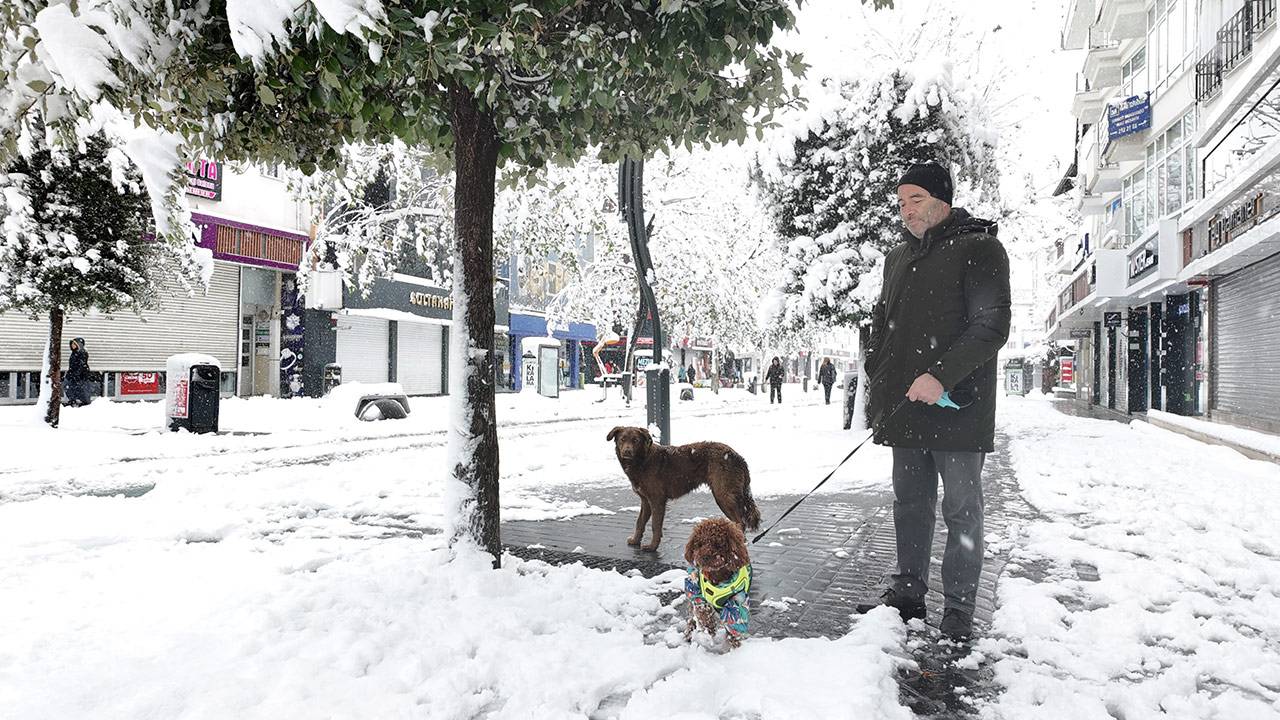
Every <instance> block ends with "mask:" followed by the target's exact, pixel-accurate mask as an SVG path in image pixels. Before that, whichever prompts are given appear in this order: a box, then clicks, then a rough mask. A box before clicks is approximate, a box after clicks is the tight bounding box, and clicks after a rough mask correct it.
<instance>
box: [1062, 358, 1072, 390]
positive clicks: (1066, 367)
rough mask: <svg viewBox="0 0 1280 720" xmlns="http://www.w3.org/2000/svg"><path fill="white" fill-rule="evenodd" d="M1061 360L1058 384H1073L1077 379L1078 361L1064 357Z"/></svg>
mask: <svg viewBox="0 0 1280 720" xmlns="http://www.w3.org/2000/svg"><path fill="white" fill-rule="evenodd" d="M1058 362H1059V366H1058V367H1059V369H1058V384H1060V385H1071V384H1072V383H1074V382H1075V381H1076V361H1075V359H1074V358H1062V359H1061V360H1059V361H1058Z"/></svg>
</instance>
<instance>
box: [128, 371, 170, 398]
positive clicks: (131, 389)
mask: <svg viewBox="0 0 1280 720" xmlns="http://www.w3.org/2000/svg"><path fill="white" fill-rule="evenodd" d="M161 392H162V390H161V389H160V373H155V372H135V373H128V372H127V373H120V394H121V395H158V394H159V393H161Z"/></svg>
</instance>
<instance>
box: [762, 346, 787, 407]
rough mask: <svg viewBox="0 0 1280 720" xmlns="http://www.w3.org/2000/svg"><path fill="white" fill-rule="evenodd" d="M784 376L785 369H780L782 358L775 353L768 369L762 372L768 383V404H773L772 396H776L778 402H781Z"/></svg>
mask: <svg viewBox="0 0 1280 720" xmlns="http://www.w3.org/2000/svg"><path fill="white" fill-rule="evenodd" d="M785 376H786V371H785V370H783V369H782V360H781V359H780V358H778V357H777V356H776V355H775V356H774V358H773V362H772V363H770V365H769V371H768V372H766V373H765V374H764V379H765V380H766V381H768V383H769V404H770V405H772V404H773V399H774V397H777V398H778V404H779V405H781V404H782V379H783V378H784V377H785Z"/></svg>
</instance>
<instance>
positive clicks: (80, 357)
mask: <svg viewBox="0 0 1280 720" xmlns="http://www.w3.org/2000/svg"><path fill="white" fill-rule="evenodd" d="M75 341H76V344H77V345H79V346H80V347H79V349H76V350H72V351H71V358H70V359H69V360H67V380H68V381H69V382H83V381H85V380H88V379H89V351H88V350H85V348H84V339H83V338H76V339H75Z"/></svg>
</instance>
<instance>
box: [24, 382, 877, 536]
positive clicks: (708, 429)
mask: <svg viewBox="0 0 1280 720" xmlns="http://www.w3.org/2000/svg"><path fill="white" fill-rule="evenodd" d="M784 392H787V393H788V396H787V404H784V405H782V406H770V405H769V404H768V398H767V397H766V396H764V395H752V394H751V393H748V392H746V391H745V390H722V391H721V392H720V394H719V395H716V394H713V393H711V392H710V390H706V389H699V391H698V393H697V394H696V396H695V397H696V399H695V400H694V401H693V402H678V403H675V404H674V405H673V412H672V418H673V420H672V432H673V434H674V435H675V440H676V442H693V441H695V440H719V441H723V442H727V443H729V444H730V445H732V446H734V447H735V448H737V449H738V450H739V451H740V452H742V453H743V455H744V456H745V457H746V458H747V461H748V462H749V463H750V465H751V471H752V489H753V490H754V491H755V493H756V494H757V495H762V496H764V495H771V494H781V493H799V492H804V491H807V490H808V489H809V488H811V487H812V486H813V484H815V483H816V482H817V481H818V480H820V479H821V478H822V476H823V475H825V474H826V472H827V471H829V470H830V468H831V467H833V466H834V465H835V464H836V463H837V462H839V460H840V458H842V457H843V456H844V453H845V452H847V448H846V445H847V443H848V439H849V437H850V433H849V432H847V431H844V430H842V429H841V427H842V416H841V407H840V405H839V403H838V402H833V403H832V404H831V405H830V406H825V405H821V406H820V404H821V402H822V400H821V392H809V393H804V392H802V391H801V389H800V387H799V386H787V387H786V388H785V390H784ZM599 398H600V394H599V393H598V391H595V390H586V391H579V392H566V393H564V394H562V395H561V396H560V397H559V398H558V399H550V398H543V397H539V396H536V395H529V394H524V393H522V394H518V395H499V396H498V420H499V437H500V439H501V441H502V443H503V445H502V456H501V468H502V484H503V488H504V491H505V490H511V491H513V492H512V494H510V495H506V496H504V498H503V502H504V508H506V507H509V508H510V509H511V510H512V511H513V512H515V513H521V514H518V515H511V514H508V515H506V516H505V517H507V518H508V519H527V520H536V519H543V518H545V517H570V516H572V515H573V514H574V512H568V513H567V514H566V509H567V510H570V511H572V510H574V508H573V507H572V506H571V505H566V504H563V503H560V504H558V505H557V506H556V507H550V506H547V505H546V504H545V503H542V502H539V501H538V500H537V499H529V500H528V502H527V503H525V500H526V499H528V498H529V497H530V493H533V494H538V493H541V491H542V490H543V489H545V488H547V487H550V486H563V485H582V484H587V483H595V484H600V485H607V486H612V487H617V486H619V485H620V484H623V483H625V482H626V481H625V477H624V476H623V475H622V471H621V470H620V468H619V467H618V464H617V461H616V459H615V458H614V456H613V450H612V445H611V444H609V443H607V442H606V441H605V439H604V438H605V435H607V434H608V432H609V429H610V428H612V427H613V426H615V425H641V426H643V425H644V424H645V419H644V417H645V416H644V413H645V411H644V407H643V403H642V402H638V403H635V404H633V405H632V406H631V407H630V408H627V407H626V406H625V405H624V403H623V402H622V400H621V398H620V397H619V396H618V394H617V392H616V391H614V392H613V393H612V394H611V395H610V396H609V399H608V400H607V401H606V402H603V403H600V402H596V401H597V400H598V399H599ZM447 407H448V400H447V398H442V397H434V398H410V408H411V413H410V415H409V417H408V418H407V419H405V420H393V421H382V422H361V421H359V420H357V419H356V418H355V417H354V415H353V413H354V409H355V408H354V404H352V407H351V408H347V407H345V406H342V407H335V406H334V405H333V404H332V403H326V402H325V401H320V400H312V399H292V400H285V401H281V400H274V399H269V398H252V399H240V398H234V399H229V400H224V401H223V402H222V405H221V409H220V413H221V414H220V428H221V430H222V431H224V433H226V434H221V435H218V436H216V437H215V436H209V435H191V434H188V433H185V432H182V433H170V432H165V431H163V430H162V429H160V427H159V426H160V424H161V422H162V421H163V418H164V411H163V403H160V402H149V403H117V402H107V401H103V400H99V401H97V402H94V403H93V404H92V405H90V406H88V407H85V408H64V412H63V415H62V418H63V420H62V427H60V428H59V429H58V430H49V429H47V428H44V427H43V426H41V425H39V424H38V423H36V424H33V423H32V422H31V414H32V410H31V408H29V407H0V433H4V436H5V438H6V441H8V442H6V446H7V447H6V451H5V453H3V455H2V456H0V502H3V501H4V500H5V499H7V498H14V499H24V498H30V497H38V496H40V495H41V494H43V493H46V492H49V491H50V490H53V491H56V492H58V493H62V494H83V493H99V494H114V493H117V492H138V491H140V490H142V489H145V488H147V487H150V486H152V485H154V484H156V483H157V482H160V481H161V480H162V479H166V478H173V477H176V476H182V477H184V478H186V479H190V478H192V477H193V476H194V475H195V474H197V473H198V474H215V475H220V476H221V475H227V476H243V475H244V474H245V473H250V472H252V473H256V474H261V473H262V472H267V471H269V470H271V469H276V470H279V471H280V474H281V475H285V476H298V478H299V481H302V482H305V484H306V485H307V486H311V485H312V484H313V483H314V482H320V483H330V482H333V478H332V477H331V476H333V475H335V473H333V472H331V471H330V470H329V466H330V465H332V464H333V463H342V464H343V467H344V468H347V471H346V472H344V473H342V475H344V476H350V475H357V474H358V475H368V476H371V477H374V478H377V479H378V482H380V483H382V484H383V485H404V484H411V485H413V486H415V489H413V490H412V491H410V494H411V495H414V496H417V495H420V494H421V493H422V492H434V491H438V490H439V487H440V486H439V479H440V478H442V477H443V474H442V473H440V474H438V475H437V476H436V477H434V478H433V477H431V473H433V472H434V471H435V470H437V469H440V468H443V467H444V445H445V441H446V436H445V427H446V419H447V416H448V413H447ZM569 427H572V430H568V429H567V428H569ZM781 436H785V438H786V439H785V443H786V447H787V448H788V449H789V450H790V451H791V452H790V453H785V454H778V453H774V452H770V450H771V449H774V448H777V447H780V445H779V443H780V442H783V441H782V440H781V439H780V438H781ZM862 452H863V453H864V454H866V455H867V456H868V459H867V461H866V462H863V463H855V464H851V465H850V466H848V467H846V468H845V469H842V470H841V472H840V474H839V475H837V476H836V478H835V479H834V480H833V482H832V483H831V484H829V485H828V487H829V488H830V487H831V486H832V485H834V484H835V483H836V482H837V481H838V482H843V483H845V484H846V487H847V485H848V484H852V485H855V486H858V487H864V486H868V485H874V484H881V485H883V483H884V482H885V480H886V478H887V470H885V467H886V466H885V465H884V462H887V460H885V459H886V458H887V457H888V454H887V451H885V450H883V449H882V448H872V447H867V448H866V449H864V450H863V451H862ZM876 453H880V454H881V455H882V456H883V457H882V458H881V460H883V462H881V461H876V460H873V459H871V456H873V455H875V454H876ZM424 474H425V475H426V477H424ZM312 475H315V476H316V477H315V478H314V479H312V477H311V476H312ZM349 480H350V479H349ZM256 482H261V479H260V478H259V480H257V481H255V483H256ZM424 485H426V486H429V487H428V488H424V487H422V486H424ZM357 486H359V487H364V485H363V484H362V483H357ZM622 486H624V487H625V485H622ZM382 489H384V490H389V489H390V488H388V487H384V488H382ZM415 502H416V500H415ZM577 509H578V510H580V511H590V510H591V509H590V508H587V507H579V508H577ZM615 510H616V509H615ZM596 511H599V510H598V509H597V510H596Z"/></svg>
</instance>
